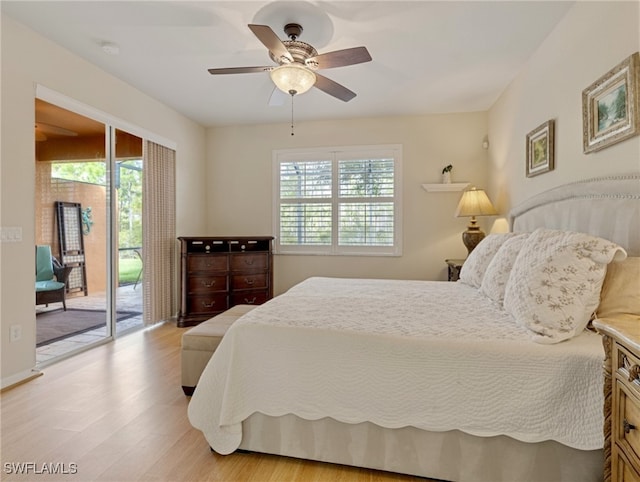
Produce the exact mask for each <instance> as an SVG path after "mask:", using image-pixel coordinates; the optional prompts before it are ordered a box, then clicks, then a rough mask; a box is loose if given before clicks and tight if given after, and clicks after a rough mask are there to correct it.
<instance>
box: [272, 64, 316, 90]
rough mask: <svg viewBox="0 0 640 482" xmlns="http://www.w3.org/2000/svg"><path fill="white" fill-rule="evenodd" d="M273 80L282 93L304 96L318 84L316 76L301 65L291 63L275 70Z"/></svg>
mask: <svg viewBox="0 0 640 482" xmlns="http://www.w3.org/2000/svg"><path fill="white" fill-rule="evenodd" d="M271 80H273V83H274V84H276V87H278V89H280V90H281V91H282V92H285V93H287V94H292V95H293V94H304V93H305V92H306V91H308V90H309V89H310V88H311V87H313V84H315V83H316V74H314V73H313V72H312V71H311V70H309V69H308V68H306V67H304V66H302V65H300V64H296V63H291V64H285V65H281V66H280V67H276V68H275V69H273V70H272V71H271Z"/></svg>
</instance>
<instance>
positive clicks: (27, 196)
mask: <svg viewBox="0 0 640 482" xmlns="http://www.w3.org/2000/svg"><path fill="white" fill-rule="evenodd" d="M1 35H2V37H1V48H2V52H1V61H2V79H1V89H2V97H1V109H0V110H1V116H2V118H1V131H0V135H1V138H2V145H1V158H0V224H1V225H2V226H3V227H21V228H22V242H17V243H2V244H1V245H0V271H1V283H0V297H1V300H0V301H1V302H0V342H1V351H2V355H1V365H2V371H1V376H2V386H6V385H7V384H9V383H13V382H15V381H18V380H20V379H21V378H22V377H24V376H26V375H28V373H29V371H30V370H31V368H32V367H33V366H34V364H35V308H34V291H33V290H34V288H33V282H34V272H35V269H34V254H33V253H34V251H33V249H34V248H33V246H34V243H35V214H34V213H35V211H34V210H35V206H34V198H35V191H34V189H35V187H34V186H35V160H34V145H35V139H34V129H33V126H34V99H35V85H36V84H40V85H43V86H45V87H47V88H49V89H52V90H54V91H57V92H59V93H61V94H63V95H65V96H68V97H70V98H72V99H75V100H76V101H78V102H81V103H83V104H85V105H88V106H91V107H92V108H94V109H97V110H100V111H102V112H104V113H107V114H108V115H110V116H113V117H115V118H117V119H121V120H122V121H125V122H127V123H128V124H130V125H133V126H137V127H139V128H141V129H144V130H146V131H149V132H152V133H154V134H156V135H158V136H162V137H163V138H165V139H170V140H172V141H174V142H175V143H176V144H177V198H178V205H177V223H178V225H177V229H178V232H179V233H185V232H197V231H202V230H204V228H203V226H204V224H205V223H206V204H205V202H204V201H205V188H206V185H205V178H204V176H203V175H202V173H203V172H204V170H205V163H204V160H205V155H204V149H205V130H204V129H203V128H202V127H200V126H198V125H197V124H196V123H194V122H193V121H190V120H189V119H187V118H185V117H184V116H182V115H180V114H178V113H176V112H175V111H173V110H172V109H170V108H168V107H166V106H164V105H163V104H161V103H159V102H158V101H156V100H154V99H152V98H150V97H149V96H147V95H145V94H144V93H142V92H140V91H138V90H136V89H134V88H132V87H131V86H129V85H127V84H125V83H124V82H122V81H120V80H118V79H116V78H114V77H111V76H109V75H107V74H106V73H105V72H104V71H102V70H100V69H99V68H98V67H96V66H93V65H91V64H89V63H87V62H86V61H84V60H83V59H81V58H79V57H77V56H75V55H73V54H71V53H70V52H68V51H66V50H64V49H62V48H61V47H59V46H57V45H56V44H54V43H52V42H50V41H48V40H46V39H45V38H43V37H41V36H39V35H37V34H35V33H34V32H33V31H31V30H29V29H27V28H26V27H24V26H23V25H21V24H19V23H17V22H15V21H13V20H12V19H10V18H8V17H7V16H6V15H3V16H2V30H1ZM194 206H197V209H194ZM12 325H20V327H21V328H22V339H21V340H19V341H16V342H13V343H12V342H10V341H9V334H10V327H11V326H12Z"/></svg>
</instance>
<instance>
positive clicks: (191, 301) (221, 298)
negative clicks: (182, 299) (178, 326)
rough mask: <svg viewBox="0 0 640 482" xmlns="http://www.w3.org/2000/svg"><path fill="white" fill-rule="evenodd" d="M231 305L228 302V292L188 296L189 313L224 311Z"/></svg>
mask: <svg viewBox="0 0 640 482" xmlns="http://www.w3.org/2000/svg"><path fill="white" fill-rule="evenodd" d="M228 307H229V305H228V304H227V294H226V293H219V294H209V295H204V294H203V295H193V296H188V297H187V309H188V310H189V313H192V314H194V315H197V314H199V313H214V312H216V311H224V310H226V309H227V308H228Z"/></svg>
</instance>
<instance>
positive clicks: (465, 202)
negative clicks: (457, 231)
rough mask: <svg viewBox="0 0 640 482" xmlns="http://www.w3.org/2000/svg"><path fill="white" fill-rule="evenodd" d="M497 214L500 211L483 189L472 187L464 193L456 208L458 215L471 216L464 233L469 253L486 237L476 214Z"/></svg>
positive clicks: (463, 238)
mask: <svg viewBox="0 0 640 482" xmlns="http://www.w3.org/2000/svg"><path fill="white" fill-rule="evenodd" d="M495 214H498V212H497V211H496V209H495V208H494V207H493V204H491V201H490V200H489V197H488V196H487V193H485V192H484V191H483V190H482V189H476V188H475V187H472V188H471V189H470V190H468V191H465V192H464V193H463V194H462V197H461V198H460V202H459V203H458V208H457V209H456V217H462V216H466V217H469V216H470V217H471V221H469V225H468V226H467V230H466V231H465V232H464V233H462V242H463V243H464V245H465V246H466V247H467V251H468V252H469V254H471V251H473V249H474V248H475V247H476V246H477V245H478V243H479V242H480V241H482V239H483V238H484V232H483V231H482V230H481V229H480V226H478V223H477V221H476V216H493V215H495Z"/></svg>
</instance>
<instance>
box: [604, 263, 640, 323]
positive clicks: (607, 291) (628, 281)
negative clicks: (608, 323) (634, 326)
mask: <svg viewBox="0 0 640 482" xmlns="http://www.w3.org/2000/svg"><path fill="white" fill-rule="evenodd" d="M596 316H597V317H598V318H614V319H617V320H631V321H637V322H640V258H639V257H629V258H627V259H625V260H624V261H614V262H613V263H611V264H609V266H607V274H606V276H605V277H604V283H603V284H602V291H601V292H600V305H599V306H598V309H597V310H596Z"/></svg>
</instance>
